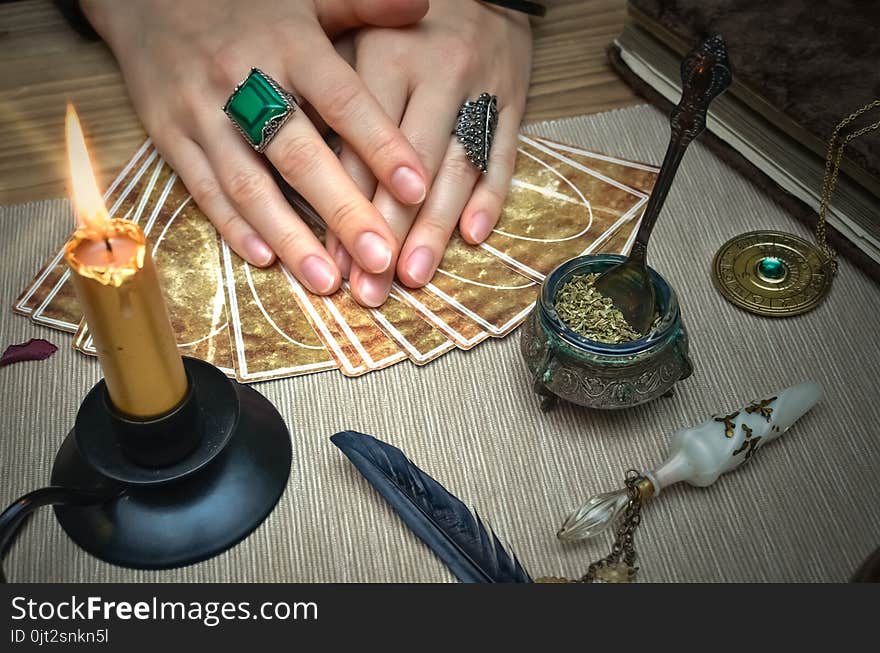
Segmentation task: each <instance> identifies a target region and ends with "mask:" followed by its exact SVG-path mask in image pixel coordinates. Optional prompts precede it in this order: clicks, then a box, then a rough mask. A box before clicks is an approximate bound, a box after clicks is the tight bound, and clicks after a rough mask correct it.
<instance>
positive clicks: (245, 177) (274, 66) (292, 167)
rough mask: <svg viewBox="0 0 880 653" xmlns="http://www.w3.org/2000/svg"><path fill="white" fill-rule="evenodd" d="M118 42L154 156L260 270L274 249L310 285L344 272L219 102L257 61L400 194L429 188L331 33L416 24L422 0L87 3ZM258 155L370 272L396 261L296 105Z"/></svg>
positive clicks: (393, 242) (323, 285)
mask: <svg viewBox="0 0 880 653" xmlns="http://www.w3.org/2000/svg"><path fill="white" fill-rule="evenodd" d="M81 5H82V8H83V11H84V12H85V13H86V15H87V17H88V18H89V20H90V22H91V23H92V25H93V26H94V27H95V29H96V30H97V31H98V33H99V34H101V36H102V37H103V38H104V40H105V41H106V42H107V43H108V44H109V46H110V48H111V49H112V50H113V53H114V54H115V56H116V58H117V60H118V61H119V65H120V66H121V68H122V72H123V75H124V77H125V81H126V84H127V86H128V90H129V93H130V95H131V98H132V102H133V103H134V106H135V109H136V110H137V112H138V115H139V116H140V118H141V121H142V122H143V124H144V126H145V127H146V129H147V131H148V132H149V134H150V136H151V137H152V139H153V141H154V143H155V144H156V147H157V148H158V150H159V152H160V153H161V154H162V156H163V157H164V158H165V160H167V161H168V163H169V164H170V165H171V166H172V167H173V168H174V169H175V170H176V171H177V173H178V174H179V175H180V177H181V179H182V180H183V182H184V183H185V184H186V187H187V189H188V190H189V192H190V193H191V194H192V196H193V198H194V199H195V201H196V202H197V203H198V205H199V207H200V208H201V209H202V210H203V211H204V212H205V214H206V215H207V216H208V217H209V218H210V219H211V221H212V222H213V223H214V225H215V226H216V227H217V229H218V230H219V232H220V234H221V235H222V236H223V237H224V238H225V239H226V241H227V242H228V243H229V244H230V246H231V247H232V248H233V249H234V250H235V251H236V252H237V253H238V254H239V255H241V256H242V257H243V258H244V259H245V260H247V261H249V262H250V263H253V264H254V265H258V266H265V265H269V264H270V263H272V261H273V260H274V257H275V255H276V254H277V255H278V257H279V258H280V259H281V260H282V261H283V262H284V263H285V265H287V267H288V268H289V269H290V270H291V272H292V273H293V274H294V275H295V276H296V277H297V278H298V279H299V280H300V281H301V282H303V284H304V285H305V286H306V287H307V288H308V289H309V290H311V291H313V292H315V293H318V294H329V293H332V292H334V291H335V290H336V289H337V288H338V287H339V283H340V279H341V276H340V272H339V269H338V268H337V266H336V263H335V262H334V260H333V258H332V257H331V256H330V255H329V254H328V253H327V251H326V250H325V249H324V247H323V246H322V245H321V243H320V242H319V241H318V239H317V238H316V237H315V236H314V234H313V233H312V231H311V229H310V228H309V227H308V226H307V225H306V224H305V223H303V221H302V220H300V218H299V216H297V215H296V213H295V212H294V211H293V209H291V208H290V206H289V204H288V203H287V202H286V200H285V199H284V197H283V195H282V194H281V191H280V190H279V189H278V187H277V185H276V184H275V183H274V181H273V180H272V176H271V174H270V172H269V170H268V169H267V166H266V164H265V162H264V161H263V160H262V159H261V157H260V156H259V155H258V154H257V153H256V152H254V151H253V150H252V149H251V147H250V145H249V144H248V143H247V142H245V140H244V138H243V137H242V136H241V134H239V133H238V131H237V130H236V129H235V127H234V126H233V125H232V124H231V123H230V121H229V119H228V118H227V116H226V115H225V114H224V113H223V111H222V110H221V107H222V106H223V105H224V104H225V102H226V100H227V98H228V97H229V95H230V93H231V92H232V90H233V89H234V87H235V85H236V84H238V83H239V82H240V81H241V80H243V79H244V78H245V77H246V76H247V74H248V72H249V71H250V69H251V67H253V66H255V67H258V68H260V69H261V70H264V71H265V72H266V73H267V74H269V75H270V76H272V78H273V79H275V80H276V81H277V82H278V84H279V85H280V86H282V87H284V88H285V89H287V90H288V91H290V92H292V93H294V94H296V95H298V96H300V97H302V98H303V99H304V100H305V101H306V102H308V103H309V104H310V105H311V107H312V109H313V110H314V111H315V112H316V113H317V114H318V115H319V116H320V118H321V119H322V120H323V121H325V122H326V123H327V125H329V126H330V127H331V128H333V129H334V130H336V131H337V132H338V133H339V134H340V135H341V136H342V137H343V138H344V139H345V141H346V142H347V143H349V144H350V146H351V147H352V148H353V149H354V150H355V151H357V153H358V154H359V156H361V157H362V158H363V159H364V161H365V162H366V163H367V165H368V166H369V168H370V170H371V171H372V173H373V174H374V175H375V176H376V177H377V178H378V179H380V180H381V182H382V184H383V185H386V186H387V187H389V188H391V189H392V191H393V193H394V195H395V197H396V198H397V199H398V200H400V201H402V202H404V203H406V204H411V205H416V204H419V203H420V202H422V200H423V199H424V198H425V194H426V190H427V189H426V182H425V179H426V174H425V172H424V168H423V166H422V164H421V162H420V161H419V157H418V155H417V154H416V152H415V151H414V150H413V148H412V146H411V145H410V144H409V142H408V141H407V140H406V138H405V137H404V136H403V135H402V134H401V132H400V130H399V129H398V128H397V123H396V122H392V121H391V120H390V119H389V118H388V116H387V115H386V113H385V112H384V111H383V110H382V108H381V106H380V105H379V103H378V102H377V101H376V100H375V99H374V98H373V96H372V95H371V94H370V92H369V90H368V89H367V88H366V86H365V85H364V84H363V82H362V81H361V80H360V78H359V77H358V75H357V74H356V73H355V72H354V70H353V69H352V68H351V66H349V65H348V64H347V63H346V62H345V61H344V60H343V59H342V58H341V57H340V56H339V55H338V54H337V53H336V52H335V50H334V48H333V44H332V43H331V41H330V38H331V37H332V36H333V35H335V34H338V33H340V32H343V31H345V30H348V29H351V28H354V27H359V26H362V25H375V26H385V27H398V26H402V25H408V24H410V23H413V22H416V21H418V20H419V19H420V18H421V17H422V16H423V15H424V14H425V12H426V11H427V9H428V3H427V1H426V0H287V1H286V2H276V1H273V0H250V1H249V2H246V3H245V2H240V1H239V0H186V1H185V2H181V1H180V0H128V1H127V2H124V3H123V2H116V1H113V0H82V1H81ZM265 156H266V158H267V159H268V161H269V163H271V164H272V165H273V166H274V167H275V168H276V169H277V170H278V171H279V172H280V173H281V175H282V176H283V177H284V178H285V179H286V180H287V182H288V183H289V184H290V185H291V186H292V187H293V188H295V189H296V190H297V191H298V192H299V193H300V194H301V195H302V196H303V197H305V199H306V200H308V201H309V202H310V203H311V204H312V206H313V207H314V208H315V210H316V211H317V212H318V213H319V214H320V215H321V217H322V218H323V219H324V221H325V222H326V223H327V226H328V228H329V230H330V231H331V232H332V233H333V234H334V235H335V237H337V238H338V239H339V240H340V241H341V242H343V243H344V245H345V247H346V249H347V251H348V252H350V253H351V256H352V257H353V258H354V260H355V261H356V262H357V263H358V264H359V265H360V266H362V267H363V268H364V269H366V270H368V271H370V272H373V273H382V272H385V271H386V270H388V269H389V268H390V267H391V265H392V262H393V261H395V260H396V258H397V249H398V244H397V239H396V238H395V237H394V234H393V233H392V232H391V230H390V229H389V227H388V225H387V224H386V222H385V220H384V218H383V217H382V215H381V214H380V213H379V212H378V211H377V210H376V208H375V207H374V206H373V204H372V203H371V202H370V201H369V200H367V199H366V198H365V197H364V195H363V193H361V191H360V190H359V189H358V187H357V185H356V184H355V183H354V181H352V179H351V177H350V176H349V175H348V173H346V171H345V170H344V169H343V167H342V165H341V164H340V162H339V160H338V159H337V157H336V156H335V155H334V154H333V152H332V151H331V150H330V149H329V148H328V147H327V146H326V145H325V144H324V141H323V139H322V138H321V136H320V134H319V133H318V131H317V130H316V129H315V127H314V125H313V124H312V121H310V120H309V118H308V117H307V115H306V113H305V112H304V111H301V110H297V111H296V113H295V114H294V115H293V116H292V117H291V118H290V120H289V121H288V122H287V123H286V124H285V125H284V126H283V127H282V128H281V129H280V131H279V132H278V133H277V134H276V135H275V137H274V139H273V140H272V141H271V143H270V144H269V146H268V147H267V148H266V150H265Z"/></svg>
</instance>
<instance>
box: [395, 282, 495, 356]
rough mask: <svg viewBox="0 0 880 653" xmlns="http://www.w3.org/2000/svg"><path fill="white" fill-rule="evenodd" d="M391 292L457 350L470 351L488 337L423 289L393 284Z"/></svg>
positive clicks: (470, 320)
mask: <svg viewBox="0 0 880 653" xmlns="http://www.w3.org/2000/svg"><path fill="white" fill-rule="evenodd" d="M392 291H393V292H394V294H395V295H396V296H397V297H398V298H401V299H402V300H403V301H405V302H407V303H408V304H409V305H410V306H412V307H413V308H414V309H415V310H416V312H417V313H418V314H419V315H421V316H422V317H423V318H424V319H425V320H427V321H428V322H429V323H431V324H432V325H433V326H434V327H436V328H437V329H439V330H440V331H442V332H443V333H444V334H445V335H446V336H447V337H448V338H449V339H450V340H452V342H454V343H455V346H456V347H458V348H459V349H471V348H473V347H476V346H477V345H478V344H480V343H481V342H483V341H484V340H485V339H486V338H488V337H489V334H488V333H487V332H486V331H484V330H483V329H481V328H480V327H479V325H478V324H477V323H476V322H474V321H473V320H472V319H470V318H469V317H467V316H466V315H464V314H463V313H461V312H460V311H458V310H457V309H455V308H453V307H452V305H451V304H449V303H448V302H446V301H445V300H444V299H442V298H440V297H439V296H437V295H435V294H433V293H431V292H429V291H428V290H426V289H425V288H415V289H413V288H405V287H403V286H401V285H400V284H398V283H394V284H393V285H392Z"/></svg>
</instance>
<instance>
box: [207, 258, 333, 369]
mask: <svg viewBox="0 0 880 653" xmlns="http://www.w3.org/2000/svg"><path fill="white" fill-rule="evenodd" d="M215 251H217V250H216V248H215ZM221 251H222V256H223V269H224V277H225V281H226V295H227V299H228V301H227V304H226V305H227V306H228V310H229V315H230V321H231V328H232V331H231V336H232V341H233V348H234V350H235V361H236V365H235V368H236V377H237V378H238V380H239V381H241V382H243V383H252V382H254V381H266V380H269V379H277V378H282V377H287V376H296V375H299V374H308V373H311V372H320V371H323V370H330V369H335V368H336V367H337V364H336V362H335V360H334V359H333V357H332V356H331V355H330V353H329V352H328V351H327V348H326V347H325V346H324V343H323V342H322V341H321V339H320V338H319V337H318V335H317V333H315V330H314V329H313V328H312V326H311V324H310V323H309V320H307V319H306V316H305V314H304V313H303V311H302V309H301V308H300V307H299V305H298V304H297V302H295V301H293V298H292V296H291V292H290V289H289V288H288V284H287V277H286V276H285V275H284V273H283V272H282V270H281V266H280V265H279V264H278V263H276V264H275V265H273V266H272V267H270V268H257V267H254V266H252V265H249V264H248V263H247V262H246V261H244V260H243V259H241V258H239V256H238V255H237V254H235V252H233V251H232V250H231V249H230V248H229V246H228V245H227V244H226V242H223V243H222V249H221Z"/></svg>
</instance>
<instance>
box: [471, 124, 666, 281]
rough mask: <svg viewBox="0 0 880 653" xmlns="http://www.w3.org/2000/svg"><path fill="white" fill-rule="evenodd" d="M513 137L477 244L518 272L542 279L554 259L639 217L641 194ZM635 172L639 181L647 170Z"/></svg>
mask: <svg viewBox="0 0 880 653" xmlns="http://www.w3.org/2000/svg"><path fill="white" fill-rule="evenodd" d="M519 139H520V145H519V148H518V156H517V164H516V169H515V172H514V179H513V181H512V183H511V190H510V194H509V195H508V198H507V202H506V203H505V205H504V208H503V209H502V215H501V219H500V220H499V222H498V225H496V227H495V229H494V230H493V232H492V233H491V234H490V236H489V238H487V239H486V241H485V242H484V243H483V244H482V245H481V246H480V247H482V248H483V249H484V250H486V251H487V252H491V253H492V254H494V255H495V256H497V257H499V258H500V259H501V260H503V261H504V262H505V263H507V264H508V265H510V266H511V267H513V268H514V269H515V270H517V271H518V272H521V273H522V274H524V275H526V276H528V277H530V278H531V279H534V280H536V281H542V280H543V279H544V277H545V276H546V275H547V274H548V273H549V272H550V271H551V270H552V269H553V268H555V267H556V266H557V265H559V264H560V263H562V262H564V261H566V260H568V259H571V258H573V257H575V256H580V255H582V254H589V253H591V252H594V251H600V248H601V247H602V245H603V243H604V242H606V241H607V240H608V239H609V238H611V236H612V235H613V234H614V233H615V232H616V231H617V230H618V229H620V228H621V227H622V226H623V225H625V224H627V223H631V224H635V223H636V222H637V221H638V219H639V218H640V217H641V212H642V211H643V210H644V206H645V204H646V203H647V199H648V194H647V193H646V192H644V191H642V190H640V189H638V188H634V187H631V186H628V185H626V184H625V183H622V182H619V181H616V180H615V179H612V178H611V177H608V176H606V175H604V174H602V173H600V172H596V171H594V170H591V169H590V168H588V167H586V166H584V165H582V164H581V163H578V162H577V161H575V160H573V159H571V158H569V157H567V156H566V153H564V152H560V151H557V150H554V149H551V148H550V147H548V146H547V145H545V144H543V143H541V142H538V141H536V140H533V139H531V138H528V137H526V136H522V135H520V137H519ZM601 163H603V164H606V165H607V164H609V162H601ZM615 165H616V164H615ZM636 172H637V173H638V175H637V176H638V178H639V180H640V183H641V184H642V185H645V184H646V183H647V181H646V179H647V177H645V176H646V175H650V174H652V173H651V172H650V171H648V170H641V169H636Z"/></svg>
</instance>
